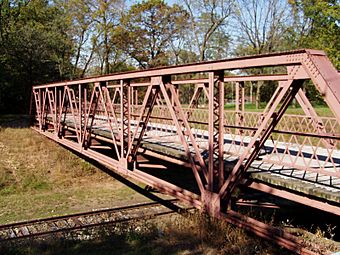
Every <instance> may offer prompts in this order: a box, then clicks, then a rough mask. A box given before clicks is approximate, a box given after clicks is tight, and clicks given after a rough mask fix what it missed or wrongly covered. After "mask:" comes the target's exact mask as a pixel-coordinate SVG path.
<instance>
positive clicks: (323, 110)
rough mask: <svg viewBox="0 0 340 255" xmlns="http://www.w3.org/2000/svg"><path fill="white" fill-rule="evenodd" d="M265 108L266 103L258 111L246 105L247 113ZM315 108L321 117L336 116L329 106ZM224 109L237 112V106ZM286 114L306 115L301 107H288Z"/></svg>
mask: <svg viewBox="0 0 340 255" xmlns="http://www.w3.org/2000/svg"><path fill="white" fill-rule="evenodd" d="M265 107H266V103H263V104H260V107H259V108H258V109H257V108H256V107H255V104H245V111H247V112H263V110H264V109H265ZM313 108H314V110H315V111H316V113H317V114H318V115H319V116H321V117H333V116H334V115H333V113H332V111H331V110H330V109H329V107H327V106H324V105H315V106H313ZM224 109H226V110H231V111H232V110H235V105H234V104H228V105H225V106H224ZM286 114H297V115H305V113H304V111H303V110H302V108H301V107H299V106H297V107H293V106H290V107H288V109H287V111H286Z"/></svg>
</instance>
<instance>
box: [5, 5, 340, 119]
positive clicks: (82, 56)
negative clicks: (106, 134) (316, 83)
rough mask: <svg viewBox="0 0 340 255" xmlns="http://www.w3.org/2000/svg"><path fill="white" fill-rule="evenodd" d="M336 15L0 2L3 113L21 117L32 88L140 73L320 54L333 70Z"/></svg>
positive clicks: (265, 8) (330, 8)
mask: <svg viewBox="0 0 340 255" xmlns="http://www.w3.org/2000/svg"><path fill="white" fill-rule="evenodd" d="M339 6H340V5H339V0H230V1H223V0H184V1H177V2H175V3H174V2H173V1H164V0H143V1H139V2H137V3H135V4H131V2H127V1H125V0H0V113H10V112H27V109H28V106H29V100H30V90H31V86H32V85H34V84H41V83H46V82H52V81H58V80H64V79H76V78H81V77H85V76H89V75H96V74H106V73H111V72H115V71H124V70H130V69H137V68H149V67H156V66H164V65H173V64H182V63H190V62H195V61H205V60H212V59H220V58H225V57H230V56H239V55H247V54H258V53H267V52H273V51H282V50H290V49H296V48H316V49H321V50H324V51H325V52H326V53H327V54H328V56H329V58H330V59H331V61H332V62H333V64H334V65H335V66H336V68H338V69H339V68H340V58H339V47H340V46H339V45H340V44H339V39H340V38H339V36H340V29H339V24H340V21H339V18H340V10H339V8H340V7H339ZM250 71H251V70H250ZM265 72H271V70H269V69H268V70H265ZM312 96H313V95H312Z"/></svg>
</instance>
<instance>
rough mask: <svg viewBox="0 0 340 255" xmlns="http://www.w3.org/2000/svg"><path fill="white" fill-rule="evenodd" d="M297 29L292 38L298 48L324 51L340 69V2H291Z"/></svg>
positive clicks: (314, 0) (303, 0) (325, 0)
mask: <svg viewBox="0 0 340 255" xmlns="http://www.w3.org/2000/svg"><path fill="white" fill-rule="evenodd" d="M289 2H290V4H291V6H292V8H293V10H294V13H295V24H294V25H295V26H296V28H297V29H295V30H294V33H293V34H292V36H291V39H292V40H291V41H294V40H295V43H296V45H297V47H306V48H313V49H320V50H324V51H325V52H326V53H327V55H328V57H329V58H330V60H331V61H332V62H333V64H334V66H335V67H336V68H337V69H340V44H339V41H340V4H339V0H290V1H289Z"/></svg>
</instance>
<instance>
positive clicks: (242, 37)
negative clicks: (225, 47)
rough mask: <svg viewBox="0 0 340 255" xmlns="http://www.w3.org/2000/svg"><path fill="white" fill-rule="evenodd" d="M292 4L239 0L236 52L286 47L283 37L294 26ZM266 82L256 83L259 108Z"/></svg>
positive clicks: (246, 52) (249, 53)
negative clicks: (291, 14)
mask: <svg viewBox="0 0 340 255" xmlns="http://www.w3.org/2000/svg"><path fill="white" fill-rule="evenodd" d="M288 7H289V6H288V3H285V2H284V1H281V0H250V1H249V0H238V1H237V3H236V5H235V20H236V24H237V25H236V28H237V31H238V32H239V36H238V38H237V40H238V46H237V47H236V50H235V54H236V55H251V54H263V53H269V52H273V51H278V50H282V49H284V46H285V44H284V43H283V40H282V39H283V38H284V37H285V35H286V34H287V32H288V30H289V28H290V24H289V21H290V18H289V12H288V10H289V9H288ZM259 71H261V72H262V73H263V74H264V73H271V72H272V71H273V69H271V68H267V69H262V70H257V72H259ZM250 72H251V73H252V74H259V73H253V70H250ZM267 84H269V85H272V84H270V83H267ZM263 85H264V83H263V82H257V83H256V94H255V104H256V108H258V107H259V104H260V99H261V98H260V95H261V94H260V92H261V87H262V86H263ZM251 86H253V83H252V84H251ZM271 87H273V86H271ZM251 91H252V88H251Z"/></svg>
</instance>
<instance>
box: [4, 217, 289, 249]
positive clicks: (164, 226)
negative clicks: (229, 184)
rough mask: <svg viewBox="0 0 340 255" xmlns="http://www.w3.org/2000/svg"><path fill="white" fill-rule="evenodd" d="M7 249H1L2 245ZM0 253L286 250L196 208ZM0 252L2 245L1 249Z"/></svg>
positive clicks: (28, 243)
mask: <svg viewBox="0 0 340 255" xmlns="http://www.w3.org/2000/svg"><path fill="white" fill-rule="evenodd" d="M5 249H6V250H5ZM2 252H5V253H2V254H131V255H137V254H150V255H156V254H289V253H288V252H287V251H284V250H282V249H280V248H278V247H273V246H272V244H270V243H267V242H265V241H263V240H261V239H258V238H257V237H253V236H251V235H249V234H247V233H246V232H244V231H243V230H241V229H239V228H235V227H233V226H232V225H230V224H228V223H226V222H223V221H217V220H214V219H211V218H209V217H206V216H203V215H201V214H198V213H195V214H190V215H187V216H186V217H182V216H179V215H173V216H171V217H168V216H167V217H160V218H156V219H153V220H144V221H135V222H129V223H119V224H115V225H111V226H103V227H100V228H94V229H87V230H85V231H78V232H73V233H68V234H63V235H59V236H54V237H48V238H47V237H45V238H40V239H36V240H30V241H25V242H21V243H20V244H18V243H17V244H12V245H8V246H7V247H4V248H3V250H2ZM0 253H1V249H0Z"/></svg>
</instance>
